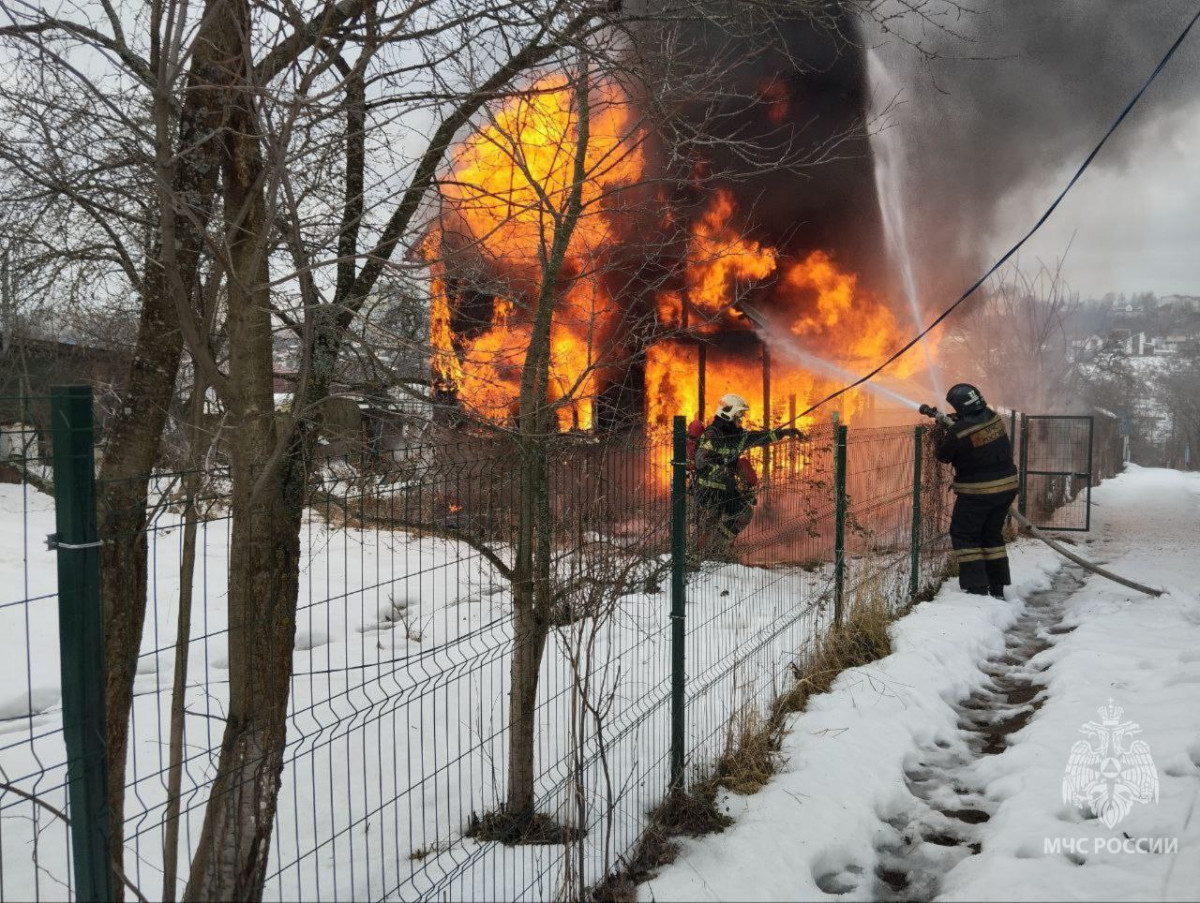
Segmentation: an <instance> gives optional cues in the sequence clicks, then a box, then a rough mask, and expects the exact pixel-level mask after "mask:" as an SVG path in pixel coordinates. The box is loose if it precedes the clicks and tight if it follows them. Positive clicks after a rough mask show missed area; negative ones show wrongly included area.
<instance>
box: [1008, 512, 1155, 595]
mask: <svg viewBox="0 0 1200 903" xmlns="http://www.w3.org/2000/svg"><path fill="white" fill-rule="evenodd" d="M1011 513H1012V516H1013V517H1015V518H1016V519H1017V522H1018V523H1019V524H1021V526H1023V527H1027V528H1028V529H1029V532H1030V533H1032V534H1033V535H1034V536H1036V537H1037V538H1038V539H1040V540H1041V541H1042V542H1044V543H1045V544H1046V545H1048V546H1049V547H1050V548H1052V549H1053V550H1054V551H1056V552H1057V553H1058V554H1059V555H1062V556H1063V557H1064V558H1069V559H1070V560H1071V561H1074V562H1075V563H1076V564H1077V565H1079V566H1080V567H1081V568H1084V569H1085V570H1089V571H1091V572H1092V573H1093V574H1099V575H1100V576H1101V577H1105V578H1107V579H1109V580H1112V581H1113V582H1115V583H1119V584H1121V585H1122V586H1128V587H1129V588H1130V589H1136V590H1137V591H1138V592H1139V593H1145V594H1146V595H1147V596H1161V595H1162V594H1163V591H1162V590H1161V589H1151V588H1150V587H1148V586H1142V585H1141V584H1140V583H1134V582H1133V581H1132V580H1126V579H1125V578H1124V577H1118V576H1117V575H1116V574H1114V573H1113V572H1112V571H1106V570H1104V568H1102V567H1100V566H1099V565H1095V564H1092V563H1091V562H1090V561H1087V560H1086V559H1083V558H1080V557H1079V556H1078V555H1076V554H1075V553H1074V552H1072V551H1069V550H1068V549H1067V548H1065V547H1064V546H1063V545H1062V544H1061V543H1058V542H1055V541H1054V540H1053V539H1051V538H1050V537H1049V536H1047V535H1046V534H1045V533H1043V532H1042V531H1041V530H1039V529H1038V528H1037V527H1035V526H1034V525H1033V524H1031V523H1030V522H1029V519H1028V518H1027V517H1025V515H1024V514H1022V513H1021V512H1019V511H1018V510H1017V509H1016V508H1013V509H1012V511H1011Z"/></svg>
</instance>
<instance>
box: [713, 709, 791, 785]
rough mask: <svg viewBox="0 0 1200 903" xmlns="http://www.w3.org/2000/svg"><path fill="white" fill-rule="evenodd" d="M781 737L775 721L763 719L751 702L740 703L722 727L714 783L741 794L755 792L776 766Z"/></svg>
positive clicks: (777, 765)
mask: <svg viewBox="0 0 1200 903" xmlns="http://www.w3.org/2000/svg"><path fill="white" fill-rule="evenodd" d="M782 740H783V731H782V729H781V727H780V725H779V724H773V723H771V722H770V721H767V720H765V719H764V718H763V717H762V715H761V714H759V712H758V709H756V708H754V707H753V706H744V707H743V708H742V709H741V711H739V712H738V713H737V714H736V715H734V717H733V718H731V719H730V722H729V726H728V728H727V729H726V732H725V751H724V753H723V754H722V755H721V760H720V761H719V762H718V763H717V770H716V777H715V780H716V783H717V784H718V785H719V786H721V787H724V788H725V789H726V790H729V791H731V792H733V793H740V794H742V795H743V796H746V795H749V794H751V793H757V792H758V791H759V790H761V789H762V788H763V787H764V786H765V785H766V783H767V781H769V780H771V775H773V774H775V772H776V770H777V769H778V767H779V749H780V744H781V742H782Z"/></svg>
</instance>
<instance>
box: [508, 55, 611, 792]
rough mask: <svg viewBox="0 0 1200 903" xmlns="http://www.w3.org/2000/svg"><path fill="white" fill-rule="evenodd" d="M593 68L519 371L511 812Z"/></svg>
mask: <svg viewBox="0 0 1200 903" xmlns="http://www.w3.org/2000/svg"><path fill="white" fill-rule="evenodd" d="M588 82H589V79H588V71H587V65H586V61H584V60H582V59H581V65H580V70H579V77H578V81H577V89H576V99H577V103H578V105H579V108H578V117H577V121H576V129H577V132H576V140H575V148H574V151H575V160H574V166H573V172H572V176H573V181H572V185H571V188H570V189H569V191H568V193H567V197H566V198H565V203H564V204H563V209H562V210H560V211H556V213H557V215H556V216H553V217H552V219H553V221H554V228H553V232H552V236H551V240H550V245H549V247H548V248H546V249H545V254H544V257H543V259H542V267H541V270H542V271H541V285H540V287H539V291H538V297H537V306H536V307H535V308H534V314H533V324H532V329H531V330H530V334H529V348H528V351H527V353H526V356H525V365H524V368H523V369H522V371H521V391H520V396H519V411H518V414H517V430H518V433H519V442H520V448H521V484H520V491H521V497H520V502H519V507H518V520H517V552H516V557H515V562H514V565H513V633H514V636H513V660H512V669H511V674H510V688H509V701H510V711H509V741H508V743H509V758H508V795H507V803H506V806H505V808H506V809H507V811H508V812H509V814H511V815H528V814H532V812H533V802H534V800H533V796H534V761H533V746H534V739H535V737H534V735H535V730H534V728H535V726H536V719H535V714H536V710H537V690H538V679H539V675H540V672H541V665H542V653H543V652H544V651H545V648H546V635H547V633H548V631H549V625H548V623H547V615H548V612H549V606H550V589H551V587H550V562H551V559H552V550H551V545H552V542H553V528H552V524H551V517H550V466H549V444H550V437H551V434H552V432H553V430H554V429H555V418H554V412H553V411H552V410H551V407H550V404H549V403H548V400H547V389H548V386H549V382H550V336H551V326H552V324H553V319H554V306H555V296H556V293H557V291H558V280H559V276H560V274H561V273H562V269H563V263H564V261H565V260H566V254H567V248H568V246H569V245H570V242H571V236H572V235H573V234H574V232H575V227H576V225H577V224H578V222H579V215H580V213H581V212H582V209H583V180H584V178H585V177H586V170H585V155H586V152H587V145H588V135H589V125H590V121H589V107H588V96H587V92H588Z"/></svg>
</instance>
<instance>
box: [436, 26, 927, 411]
mask: <svg viewBox="0 0 1200 903" xmlns="http://www.w3.org/2000/svg"><path fill="white" fill-rule="evenodd" d="M785 38H786V40H785V46H782V47H779V48H777V49H776V50H773V51H771V52H768V53H761V54H754V55H747V56H746V57H745V58H744V60H743V62H742V63H741V64H740V65H737V66H734V67H732V69H731V70H730V71H729V72H728V73H727V74H725V75H723V82H722V84H721V85H720V86H715V87H714V91H713V92H712V93H711V94H709V95H707V96H704V97H701V98H700V99H698V100H694V101H691V102H689V104H687V105H685V106H684V112H683V114H682V115H684V116H685V117H687V118H688V119H689V122H691V123H692V124H693V125H695V124H697V123H699V124H700V125H699V131H698V132H696V133H694V134H695V135H696V136H698V137H699V138H700V139H701V140H693V142H692V143H691V145H690V146H689V147H687V148H686V149H681V148H680V147H667V146H665V144H666V142H665V139H663V138H662V135H661V133H660V132H658V131H656V130H655V129H654V128H652V126H651V123H650V122H649V119H648V117H647V116H646V115H645V113H644V112H643V109H642V106H643V105H642V104H640V103H639V101H638V93H637V91H636V90H635V89H633V88H632V87H630V86H628V85H625V84H623V82H622V79H621V77H620V75H619V74H604V75H596V76H595V77H593V78H591V79H590V80H589V82H590V87H589V90H588V91H587V96H586V97H584V98H581V97H580V95H579V91H578V90H577V82H575V81H572V80H571V79H570V77H569V76H567V75H563V76H547V77H546V78H544V79H542V80H541V81H538V82H537V83H535V84H533V85H531V86H530V87H529V89H528V90H527V91H526V92H524V93H523V94H521V95H519V96H515V97H512V98H510V99H508V100H507V102H506V103H504V104H503V105H502V106H501V107H499V108H498V109H496V110H495V111H493V113H492V116H491V118H490V119H489V120H488V121H487V122H486V123H485V124H483V125H482V126H480V127H479V128H478V129H477V130H476V131H475V132H474V133H473V134H472V135H471V136H469V137H468V138H467V139H466V140H465V141H464V142H463V143H462V144H461V145H460V146H459V147H458V149H457V150H456V152H455V154H454V157H453V160H452V164H451V167H450V171H449V172H448V174H447V176H446V178H444V179H443V180H442V182H441V194H440V199H439V200H440V205H441V206H440V208H439V216H438V218H437V220H436V223H435V225H434V227H433V228H432V229H431V231H430V233H429V235H428V238H427V240H426V244H425V248H424V251H425V254H426V257H427V259H428V260H430V261H431V266H432V270H433V278H432V302H431V320H430V324H431V328H430V335H431V342H432V345H433V347H434V360H433V365H432V366H433V371H434V382H435V386H436V388H437V391H438V393H439V394H440V396H441V398H442V400H443V401H447V400H452V401H453V402H454V403H455V404H457V405H458V406H459V407H460V409H461V410H463V411H464V412H466V413H467V414H469V415H471V416H474V417H477V418H483V419H486V420H489V421H493V422H504V421H506V420H508V419H510V418H511V417H512V416H513V414H514V411H515V406H516V402H517V398H518V394H519V386H520V380H521V371H522V366H523V364H524V360H525V352H526V349H527V348H528V347H529V342H530V339H531V335H532V329H533V312H534V311H535V310H537V309H538V307H539V305H540V304H542V303H546V302H550V303H553V305H554V313H553V317H552V322H551V324H550V327H549V341H550V344H551V361H550V384H549V387H548V394H549V400H550V401H551V402H553V403H554V404H555V406H556V407H555V410H556V416H557V420H558V424H559V427H560V428H561V429H562V430H593V429H619V428H623V427H625V426H628V425H641V424H645V425H646V426H647V427H648V428H649V429H650V430H654V429H657V428H660V427H665V426H666V425H667V424H668V423H669V422H670V418H671V416H672V415H674V414H680V413H681V414H687V415H689V416H691V415H694V414H698V413H699V414H704V415H705V416H706V415H707V408H708V406H710V405H711V402H712V400H713V399H715V398H716V397H718V396H719V395H721V394H722V393H724V392H727V391H736V392H738V393H740V394H742V395H744V396H745V397H746V398H747V399H748V400H749V401H750V403H751V405H752V407H753V416H754V418H755V419H760V420H761V419H762V418H763V416H764V412H765V414H766V416H767V417H769V419H770V420H771V421H773V422H781V421H784V420H788V419H789V418H790V417H791V416H793V415H794V413H795V411H796V410H797V409H800V410H802V409H803V408H804V407H807V405H808V404H809V403H811V402H812V401H814V400H816V399H817V398H819V397H821V396H823V395H824V394H826V393H827V392H828V391H830V390H831V389H832V388H836V386H837V385H838V384H840V383H839V382H835V378H834V376H832V375H831V369H830V368H831V367H832V368H841V369H842V370H843V371H850V372H856V373H860V372H863V371H865V370H868V369H870V368H871V367H873V366H874V365H875V364H876V363H878V362H879V361H880V360H881V359H882V358H883V357H884V356H886V354H887V353H888V352H890V351H891V350H893V349H894V348H895V347H896V346H898V345H899V344H901V343H902V341H903V335H902V333H903V332H904V331H907V330H902V329H901V328H900V327H899V325H898V322H897V316H896V314H895V313H894V312H893V308H892V305H891V304H890V303H889V285H888V281H887V277H886V266H885V264H886V261H887V255H886V250H885V246H884V242H883V238H882V226H881V216H880V207H879V202H878V198H877V196H876V190H875V175H874V163H873V160H872V157H871V151H870V145H869V141H868V135H867V127H866V119H867V105H868V100H867V85H866V77H867V74H866V65H865V59H864V57H863V54H862V52H861V50H860V49H859V48H856V47H853V46H851V45H850V44H847V43H846V42H845V41H843V40H842V39H840V38H839V37H838V36H837V33H836V29H834V30H832V31H830V30H824V29H818V28H816V27H815V26H813V25H809V24H802V23H797V24H795V25H794V26H793V27H792V29H791V31H790V33H788V34H787V35H785ZM796 59H804V60H806V61H807V62H808V64H809V65H808V67H807V68H806V69H804V70H803V71H801V70H798V69H796V68H795V63H794V60H796ZM718 88H719V90H718ZM584 121H586V124H587V128H586V130H585V131H584V135H585V139H581V137H580V135H581V128H580V124H581V122H584ZM750 147H753V148H754V149H755V153H756V154H757V155H758V156H757V157H755V158H753V159H751V157H750V155H749V154H748V153H747V148H750ZM681 159H683V160H685V161H686V167H684V169H685V171H683V172H680V169H681V166H680V163H679V160H681ZM756 159H757V160H760V161H766V160H770V161H773V162H772V164H771V165H767V164H766V163H764V162H755V160H756ZM668 161H672V162H670V163H668ZM577 172H579V173H581V174H582V176H583V182H582V186H581V190H580V192H579V194H578V196H573V195H572V186H573V185H574V184H575V175H576V173H577ZM564 226H566V229H565V230H564ZM564 231H569V232H570V239H569V241H566V242H565V243H561V244H562V247H561V248H559V247H556V242H555V239H556V238H558V237H561V235H562V234H563V233H564ZM556 253H561V266H560V267H555V263H556V261H557V258H556V257H555V254H556ZM776 340H778V341H779V343H780V344H781V345H783V346H785V347H786V349H787V353H782V352H777V351H774V350H773V345H775V344H776ZM817 361H820V362H822V364H824V365H825V366H814V362H817ZM846 404H847V413H853V412H854V411H855V410H856V409H858V408H861V407H862V406H863V405H864V402H863V400H862V399H860V398H858V397H857V396H855V395H853V394H851V395H850V396H849V397H848V399H847V401H846Z"/></svg>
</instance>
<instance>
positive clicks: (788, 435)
mask: <svg viewBox="0 0 1200 903" xmlns="http://www.w3.org/2000/svg"><path fill="white" fill-rule="evenodd" d="M779 438H780V439H803V438H804V433H802V432H801V431H800V430H798V429H796V428H795V427H794V426H789V427H785V428H784V429H781V430H780V431H779Z"/></svg>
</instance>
